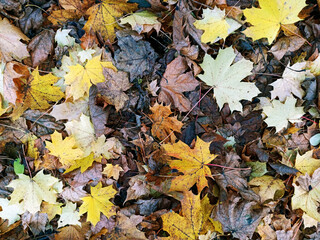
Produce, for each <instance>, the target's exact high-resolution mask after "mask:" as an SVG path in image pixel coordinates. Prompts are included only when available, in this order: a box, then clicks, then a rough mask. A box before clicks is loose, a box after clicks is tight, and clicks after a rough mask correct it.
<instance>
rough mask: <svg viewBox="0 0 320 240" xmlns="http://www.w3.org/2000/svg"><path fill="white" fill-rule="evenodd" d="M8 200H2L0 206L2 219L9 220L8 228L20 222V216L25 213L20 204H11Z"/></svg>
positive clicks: (0, 199)
mask: <svg viewBox="0 0 320 240" xmlns="http://www.w3.org/2000/svg"><path fill="white" fill-rule="evenodd" d="M9 203H10V202H9V200H8V199H6V198H0V206H1V208H2V211H1V212H0V217H1V218H2V219H7V220H8V226H10V225H11V224H13V223H15V222H16V221H18V220H20V214H22V213H24V211H23V209H22V208H21V206H20V205H19V204H10V205H9Z"/></svg>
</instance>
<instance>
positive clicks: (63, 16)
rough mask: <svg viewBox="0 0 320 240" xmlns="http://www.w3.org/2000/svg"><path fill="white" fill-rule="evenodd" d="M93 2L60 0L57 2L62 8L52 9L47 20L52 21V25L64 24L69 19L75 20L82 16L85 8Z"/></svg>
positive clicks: (89, 0)
mask: <svg viewBox="0 0 320 240" xmlns="http://www.w3.org/2000/svg"><path fill="white" fill-rule="evenodd" d="M93 3H94V1H92V0H84V1H78V0H60V1H59V4H60V6H61V7H62V8H64V9H61V10H55V11H53V12H52V13H51V14H50V15H49V16H48V20H49V21H50V22H52V23H53V24H54V25H59V24H61V25H64V24H65V23H67V22H68V21H69V20H76V19H78V18H80V17H81V16H84V15H85V13H86V10H87V9H88V8H89V7H90V5H92V4H93Z"/></svg>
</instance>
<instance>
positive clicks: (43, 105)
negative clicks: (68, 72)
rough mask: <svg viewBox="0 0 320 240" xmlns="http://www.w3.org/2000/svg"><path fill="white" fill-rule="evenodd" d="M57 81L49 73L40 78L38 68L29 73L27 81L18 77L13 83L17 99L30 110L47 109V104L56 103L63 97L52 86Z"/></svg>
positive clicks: (59, 91)
mask: <svg viewBox="0 0 320 240" xmlns="http://www.w3.org/2000/svg"><path fill="white" fill-rule="evenodd" d="M57 80H58V78H57V77H55V76H53V75H52V74H51V73H49V74H46V75H43V76H40V74H39V71H38V67H37V68H36V69H35V70H34V71H33V72H32V73H31V76H30V77H29V78H28V79H24V78H22V77H20V78H19V79H18V78H16V79H14V80H13V81H14V82H15V84H16V85H17V86H18V90H19V94H18V96H19V98H18V99H17V101H19V102H23V105H24V107H26V108H31V109H47V108H49V107H50V104H49V103H48V102H57V101H59V100H60V99H61V98H63V97H64V93H63V92H61V90H60V88H59V87H56V86H53V84H54V83H56V82H57Z"/></svg>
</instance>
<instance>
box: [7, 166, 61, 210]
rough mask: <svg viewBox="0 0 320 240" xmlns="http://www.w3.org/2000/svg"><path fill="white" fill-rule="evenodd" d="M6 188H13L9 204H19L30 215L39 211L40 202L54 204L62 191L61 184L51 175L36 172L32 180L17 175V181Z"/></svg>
mask: <svg viewBox="0 0 320 240" xmlns="http://www.w3.org/2000/svg"><path fill="white" fill-rule="evenodd" d="M8 187H12V188H14V190H13V192H12V194H11V195H10V197H11V200H10V204H19V205H20V206H21V207H22V209H23V211H24V212H25V211H29V212H30V213H32V214H35V213H36V212H38V211H40V205H41V202H42V201H46V202H48V203H55V202H56V200H57V194H58V193H60V192H61V191H62V183H61V182H59V179H57V178H55V177H52V176H51V175H45V174H43V170H42V171H40V172H38V173H37V175H36V176H34V177H33V178H32V179H30V177H28V176H26V175H24V174H19V179H15V180H12V181H11V182H10V184H9V185H8Z"/></svg>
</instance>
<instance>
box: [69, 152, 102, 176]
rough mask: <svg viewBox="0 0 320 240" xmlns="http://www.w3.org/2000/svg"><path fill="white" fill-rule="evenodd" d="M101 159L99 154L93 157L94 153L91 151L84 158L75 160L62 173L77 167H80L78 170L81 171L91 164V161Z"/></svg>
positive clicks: (99, 160)
mask: <svg viewBox="0 0 320 240" xmlns="http://www.w3.org/2000/svg"><path fill="white" fill-rule="evenodd" d="M101 159H102V157H101V156H98V157H95V156H94V153H93V152H92V153H91V154H89V155H88V156H86V157H84V158H80V159H77V160H75V161H74V163H73V164H72V165H71V166H70V167H69V168H68V169H67V170H66V171H65V172H64V174H65V173H68V172H71V171H73V170H75V169H77V168H80V171H81V172H82V173H83V172H84V171H85V170H87V169H88V168H89V167H91V166H92V164H93V162H101Z"/></svg>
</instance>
